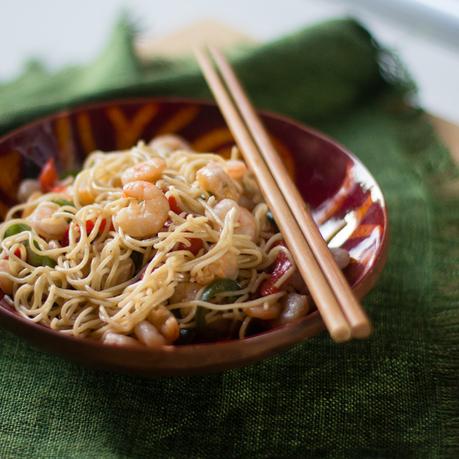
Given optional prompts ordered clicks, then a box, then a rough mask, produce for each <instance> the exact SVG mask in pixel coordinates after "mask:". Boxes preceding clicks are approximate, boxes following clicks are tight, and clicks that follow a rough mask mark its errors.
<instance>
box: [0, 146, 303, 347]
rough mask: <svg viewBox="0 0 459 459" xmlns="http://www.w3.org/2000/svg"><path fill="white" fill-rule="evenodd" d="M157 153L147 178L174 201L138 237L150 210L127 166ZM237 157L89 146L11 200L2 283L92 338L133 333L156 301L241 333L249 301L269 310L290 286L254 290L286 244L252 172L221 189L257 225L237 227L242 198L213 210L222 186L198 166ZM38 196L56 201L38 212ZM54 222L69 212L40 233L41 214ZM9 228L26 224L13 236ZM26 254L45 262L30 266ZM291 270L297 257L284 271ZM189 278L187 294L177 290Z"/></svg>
mask: <svg viewBox="0 0 459 459" xmlns="http://www.w3.org/2000/svg"><path fill="white" fill-rule="evenodd" d="M157 158H160V159H161V160H163V161H164V162H165V168H164V170H163V171H162V173H161V175H160V177H159V178H158V179H157V180H154V181H153V183H154V185H156V187H157V188H158V189H159V190H161V192H162V193H163V194H164V197H165V198H167V201H165V202H166V203H167V202H168V203H169V204H170V205H169V206H167V208H166V212H167V213H166V214H165V215H167V220H166V221H165V222H164V223H163V222H162V221H159V225H160V229H159V231H157V232H156V233H155V234H152V235H148V236H147V237H139V236H137V234H138V231H140V232H141V231H142V225H143V224H145V225H148V220H145V223H142V218H143V215H142V209H144V207H142V202H141V201H139V200H138V199H137V200H136V199H135V198H133V197H131V196H129V195H126V193H125V192H124V191H123V183H122V180H121V178H122V174H123V173H124V172H125V171H126V170H129V169H130V168H132V167H133V166H136V165H140V164H144V163H145V162H149V161H152V160H154V159H157ZM235 160H238V151H237V149H236V148H233V150H232V153H231V161H227V160H225V159H224V158H223V157H222V156H220V155H218V154H212V153H197V152H194V151H191V149H189V148H186V149H184V148H181V149H178V150H173V149H161V148H158V149H155V148H154V143H153V146H152V144H145V143H144V142H139V143H138V144H137V145H136V146H135V147H133V148H131V149H130V150H127V151H115V152H108V153H103V152H99V151H97V152H94V153H92V154H91V155H89V156H88V157H87V159H86V161H85V163H84V165H83V168H82V170H81V171H80V172H79V173H78V174H77V175H76V176H75V178H68V179H66V180H64V182H62V184H61V186H60V187H58V188H57V189H54V190H52V191H50V192H47V193H45V194H41V193H36V194H34V195H32V196H31V197H30V198H29V200H28V201H27V202H25V203H22V204H19V205H17V206H15V207H13V208H11V209H10V211H9V212H8V214H7V217H6V219H5V222H4V223H3V224H1V226H0V239H1V254H0V258H2V259H3V264H4V267H5V269H4V270H3V271H1V272H0V279H1V280H2V288H3V289H4V290H8V288H6V289H5V288H4V287H3V285H5V284H9V285H10V290H11V291H10V292H8V293H9V295H8V298H9V301H10V303H11V305H12V307H14V309H15V310H16V311H17V312H18V313H19V314H20V315H21V316H23V317H26V318H28V319H30V320H32V321H34V322H38V323H41V324H44V325H47V326H49V327H51V328H52V329H55V330H58V331H60V332H62V333H67V334H71V335H74V336H78V337H87V338H92V339H103V337H104V336H105V335H106V333H108V332H113V333H116V334H120V335H125V336H135V335H134V330H135V328H136V326H138V325H139V324H140V323H142V322H144V321H148V320H150V319H151V318H152V317H154V314H155V311H156V312H158V311H163V316H164V313H165V314H166V315H168V316H169V317H172V318H173V319H174V320H176V322H177V324H178V326H179V328H180V329H181V330H182V329H194V328H196V327H197V326H198V325H199V322H200V321H201V320H202V318H200V316H199V311H201V314H202V313H203V316H204V323H205V324H206V326H211V324H212V323H216V322H218V321H221V320H222V319H226V320H229V321H231V323H233V328H234V324H236V326H237V329H236V334H237V333H238V334H239V336H240V337H243V336H244V335H245V333H246V330H247V327H248V325H249V322H250V320H252V318H253V317H254V315H253V314H252V315H250V313H248V311H256V310H257V308H259V309H260V308H261V309H264V310H269V308H270V307H272V306H274V305H276V304H277V303H278V301H279V300H280V298H281V297H282V296H284V295H285V293H286V291H285V290H283V289H282V288H278V289H276V292H274V293H272V294H268V295H265V296H262V297H260V296H259V294H258V293H257V292H258V291H259V287H260V284H261V282H263V281H264V280H265V279H266V278H268V277H269V273H268V270H267V269H268V268H269V267H270V266H271V265H272V264H273V263H274V261H275V259H276V257H277V256H278V254H279V253H280V252H281V251H283V252H284V253H285V255H286V257H288V258H289V259H291V257H290V254H289V252H288V249H287V248H286V247H285V246H284V245H282V244H279V242H281V240H282V237H281V235H280V233H279V232H278V230H277V228H276V227H275V225H273V224H272V223H271V222H270V221H269V220H268V218H267V213H268V208H267V206H266V204H265V203H264V202H263V201H262V198H261V197H260V193H259V190H258V188H257V185H256V182H255V181H254V179H253V177H252V176H251V174H250V172H247V173H244V174H243V175H242V177H240V178H238V179H232V178H231V179H229V180H230V182H228V186H229V185H231V186H230V188H228V189H229V191H230V192H231V193H232V195H231V197H232V198H235V196H236V197H237V199H238V202H239V205H240V206H241V207H242V203H244V204H247V207H245V206H244V208H245V212H247V210H248V211H249V212H250V214H251V216H252V217H253V218H252V220H251V221H252V225H253V235H252V236H250V235H248V234H244V232H243V231H240V226H241V225H242V224H243V222H242V220H241V219H240V218H239V213H238V212H239V211H240V208H238V207H237V206H233V207H232V208H230V209H229V210H228V211H227V212H226V214H225V215H224V216H223V217H222V216H221V214H218V213H217V212H216V211H215V209H216V206H217V205H218V203H219V202H221V201H222V200H223V199H225V194H224V191H223V192H222V193H214V192H212V187H211V186H209V187H204V186H203V185H202V183H201V182H200V181H199V180H197V174H198V171H200V170H201V171H202V170H204V169H205V168H206V167H210V169H211V168H212V167H214V168H215V167H220V170H226V169H227V165H228V164H229V163H231V162H233V163H234V161H235ZM239 162H240V161H239ZM228 178H229V176H228ZM153 183H152V185H153ZM219 185H222V183H219ZM222 189H223V190H225V188H222ZM156 191H157V190H156ZM161 199H162V198H161ZM152 201H153V200H152ZM163 201H164V200H163ZM163 201H160V202H161V203H162V202H163ZM171 202H173V203H174V205H171ZM43 203H47V204H48V206H51V207H50V208H52V209H53V213H52V216H49V215H48V217H49V218H48V220H47V219H46V218H40V216H38V217H39V219H38V220H33V218H31V217H32V216H33V215H34V212H37V209H40V208H43ZM156 204H157V203H155V202H152V205H156ZM158 205H159V204H158ZM136 206H137V207H136ZM45 207H46V206H45ZM153 207H154V206H153ZM173 207H176V209H175V211H174V210H173V209H172V208H173ZM230 207H231V206H230ZM177 208H178V210H177ZM123 209H129V211H130V212H132V213H134V211H136V212H137V214H136V215H137V217H136V218H134V219H133V220H132V222H127V223H126V221H124V222H123V224H121V217H120V215H121V214H122V211H123ZM158 211H159V210H158ZM145 212H146V213H148V212H147V211H146V210H145ZM151 212H153V214H151ZM154 212H155V210H151V209H150V215H149V217H150V218H153V219H154V218H156V217H155V213H154ZM127 215H129V214H127ZM151 221H154V222H155V224H157V223H158V220H151ZM53 222H58V223H60V224H62V223H63V222H64V224H65V228H66V231H65V235H64V236H61V237H60V238H58V237H55V236H53V235H52V234H51V235H50V236H46V227H44V225H45V224H46V223H49V224H52V223H53ZM88 222H90V225H88ZM12 225H16V226H12ZM17 225H21V226H17ZM11 227H15V228H22V229H23V230H22V231H16V232H15V234H12V235H8V234H9V233H8V229H9V228H11ZM131 227H132V228H131ZM13 232H14V231H13ZM61 232H62V231H61ZM44 234H45V235H44ZM132 234H136V236H133V235H132ZM62 237H64V239H65V242H63V241H62ZM197 240H198V242H199V244H197V246H198V251H197V253H193V250H191V248H190V246H191V245H192V244H196V241H197ZM195 252H196V250H195ZM31 256H32V257H35V258H36V259H38V260H40V259H42V260H47V261H48V263H44V264H43V265H41V266H40V263H34V265H33V264H31V263H30V257H31ZM49 260H51V262H49ZM294 269H295V268H294V267H293V265H292V266H291V268H289V270H288V271H287V272H286V273H284V275H283V276H284V278H287V277H289V276H290V275H291V274H292V273H293V271H294ZM226 271H230V272H226ZM225 277H229V278H231V279H232V280H233V281H234V282H236V283H237V284H234V285H238V288H237V289H235V288H232V289H231V290H226V291H225V289H224V285H223V287H221V288H219V289H217V290H216V292H215V293H214V294H213V296H212V298H208V295H207V297H206V298H207V300H204V299H202V296H203V292H204V291H205V289H206V288H208V287H209V285H210V284H212V283H213V282H215V281H216V280H218V279H219V278H225ZM283 280H285V279H283ZM283 280H282V281H283ZM184 286H188V290H189V291H191V292H192V293H193V295H192V296H189V295H188V296H187V294H186V292H185V293H182V294H181V291H185V290H186V289H184V288H183V287H184ZM190 286H191V288H190ZM164 311H166V312H164ZM151 322H152V323H155V321H154V319H151Z"/></svg>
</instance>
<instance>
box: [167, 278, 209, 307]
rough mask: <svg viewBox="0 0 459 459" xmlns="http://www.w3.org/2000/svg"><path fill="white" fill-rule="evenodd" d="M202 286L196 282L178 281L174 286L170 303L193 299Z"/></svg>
mask: <svg viewBox="0 0 459 459" xmlns="http://www.w3.org/2000/svg"><path fill="white" fill-rule="evenodd" d="M201 288H202V286H201V285H198V284H196V282H179V283H178V284H177V285H176V287H175V291H174V294H173V295H172V296H171V298H170V301H171V303H182V302H185V301H193V300H195V299H196V297H197V296H198V292H199V290H201Z"/></svg>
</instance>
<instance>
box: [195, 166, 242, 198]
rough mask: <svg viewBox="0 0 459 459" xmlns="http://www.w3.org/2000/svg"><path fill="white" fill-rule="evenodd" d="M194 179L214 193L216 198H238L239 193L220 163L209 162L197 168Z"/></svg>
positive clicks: (203, 187) (206, 189)
mask: <svg viewBox="0 0 459 459" xmlns="http://www.w3.org/2000/svg"><path fill="white" fill-rule="evenodd" d="M196 179H197V180H198V183H199V186H200V187H201V188H202V189H203V190H205V191H208V192H210V193H212V194H214V195H215V197H216V198H217V199H223V198H230V199H234V200H235V201H237V200H238V199H239V196H240V193H239V191H238V189H237V187H236V185H235V183H234V182H233V180H232V178H231V177H230V176H229V175H228V174H227V173H226V172H225V170H224V169H223V167H222V166H221V165H220V164H217V163H215V162H212V161H211V162H209V164H207V166H204V167H203V168H201V169H199V170H198V172H197V173H196Z"/></svg>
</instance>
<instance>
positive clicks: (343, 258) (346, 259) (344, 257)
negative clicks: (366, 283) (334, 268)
mask: <svg viewBox="0 0 459 459" xmlns="http://www.w3.org/2000/svg"><path fill="white" fill-rule="evenodd" d="M330 252H331V253H332V255H333V258H334V259H335V261H336V264H337V265H338V267H339V268H340V269H344V268H345V267H346V266H347V265H348V264H349V263H350V261H351V257H350V255H349V252H348V251H347V250H346V249H342V248H341V247H333V248H332V249H330Z"/></svg>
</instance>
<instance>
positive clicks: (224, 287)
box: [196, 279, 241, 330]
mask: <svg viewBox="0 0 459 459" xmlns="http://www.w3.org/2000/svg"><path fill="white" fill-rule="evenodd" d="M240 289H241V286H240V285H239V284H238V283H237V282H236V281H234V280H233V279H216V280H214V281H213V282H211V283H210V284H209V285H208V286H207V287H206V288H205V289H204V291H203V292H202V294H201V300H202V301H210V300H211V299H212V298H213V297H214V296H215V295H217V294H218V293H222V292H232V291H236V290H240ZM232 300H233V299H232ZM233 301H234V300H233ZM204 309H205V308H199V307H198V309H197V311H196V327H197V328H198V329H201V330H202V329H203V328H204V327H205V325H206V320H205V310H204Z"/></svg>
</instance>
